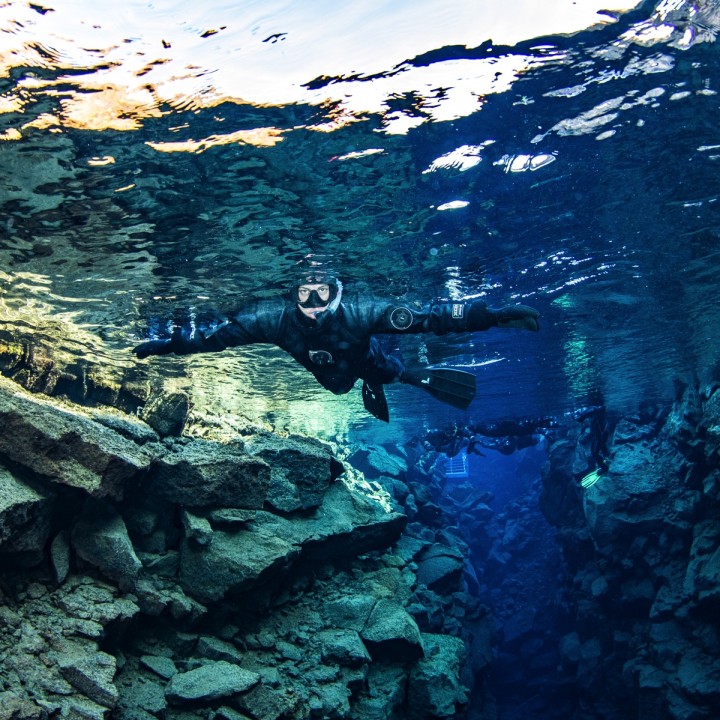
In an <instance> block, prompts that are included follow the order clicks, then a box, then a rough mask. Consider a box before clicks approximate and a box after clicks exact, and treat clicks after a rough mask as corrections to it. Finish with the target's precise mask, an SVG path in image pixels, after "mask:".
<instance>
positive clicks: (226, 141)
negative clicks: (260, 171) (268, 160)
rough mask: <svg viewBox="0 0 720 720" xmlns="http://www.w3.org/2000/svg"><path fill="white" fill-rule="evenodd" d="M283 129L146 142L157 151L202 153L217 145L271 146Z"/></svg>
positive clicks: (264, 129)
mask: <svg viewBox="0 0 720 720" xmlns="http://www.w3.org/2000/svg"><path fill="white" fill-rule="evenodd" d="M282 135H283V131H282V130H280V129H278V128H272V127H270V128H256V129H255V130H238V131H237V132H234V133H229V134H228V135H210V136H209V137H206V138H203V139H202V140H185V141H182V142H147V143H145V144H146V145H149V146H150V147H151V148H152V149H153V150H157V151H158V152H165V153H172V152H188V153H202V152H205V151H206V150H208V149H209V148H211V147H216V146H218V145H234V144H236V143H237V144H238V145H255V147H272V146H273V145H277V143H279V142H282V139H283V137H282Z"/></svg>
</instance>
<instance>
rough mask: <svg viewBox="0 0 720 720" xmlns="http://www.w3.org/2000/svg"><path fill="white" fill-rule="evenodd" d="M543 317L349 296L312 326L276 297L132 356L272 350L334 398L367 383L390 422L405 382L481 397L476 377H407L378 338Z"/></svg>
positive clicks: (181, 328)
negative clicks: (394, 386) (393, 389)
mask: <svg viewBox="0 0 720 720" xmlns="http://www.w3.org/2000/svg"><path fill="white" fill-rule="evenodd" d="M538 315H539V313H538V312H537V311H536V310H533V309H532V308H530V307H527V306H525V305H517V306H508V307H502V308H499V309H493V308H489V307H488V306H487V305H486V304H485V303H484V302H482V301H480V300H472V301H468V302H434V303H430V304H426V305H420V304H413V303H398V302H397V301H392V300H382V299H379V298H376V297H368V296H346V295H343V296H342V299H341V300H340V302H339V304H338V305H337V307H336V308H335V309H334V311H331V310H328V311H325V312H323V313H321V314H319V315H318V316H317V319H315V320H312V319H310V318H308V317H306V316H305V315H303V314H302V313H301V312H300V310H299V308H298V306H297V301H296V300H293V299H282V298H277V299H273V300H263V301H258V302H255V303H252V304H249V305H246V306H244V307H243V308H242V309H241V310H239V311H238V312H237V313H236V314H235V315H233V316H232V317H230V318H227V319H225V320H223V321H220V322H217V323H214V324H208V325H202V324H201V325H197V324H192V323H186V324H183V325H177V326H175V328H174V330H173V332H172V335H171V337H170V338H168V339H166V340H150V341H148V342H144V343H142V344H141V345H138V346H137V347H136V348H135V350H134V352H135V354H136V355H137V356H138V357H141V358H143V357H147V356H148V355H166V354H168V353H175V354H176V355H187V354H189V353H198V352H213V351H220V350H224V349H225V348H228V347H237V346H240V345H249V344H252V343H270V344H272V345H277V346H278V347H280V348H282V349H283V350H285V351H286V352H288V353H289V354H290V355H292V356H293V358H295V360H297V362H299V363H300V364H301V365H302V366H303V367H304V368H306V369H307V370H309V371H310V372H311V373H312V374H313V375H314V376H315V379H316V380H317V381H318V382H319V383H320V384H321V385H322V386H323V387H324V388H326V389H327V390H330V391H331V392H333V393H335V394H336V395H341V394H343V393H347V392H349V391H350V390H351V389H352V387H353V386H354V385H355V383H356V382H357V380H358V379H362V380H363V381H364V382H363V388H362V390H363V392H362V395H363V403H364V405H365V407H366V409H367V410H368V411H369V412H371V413H372V414H373V415H375V417H377V418H379V419H381V420H385V421H387V420H388V418H389V415H388V410H387V402H386V401H385V397H384V394H383V389H382V386H383V385H387V384H388V383H392V382H394V381H396V380H400V381H401V382H405V383H409V384H411V385H415V386H416V387H420V388H422V389H424V390H427V391H428V392H430V393H431V394H432V395H434V396H435V397H436V398H438V399H441V400H443V402H447V403H449V404H451V405H453V406H455V407H458V408H461V409H466V408H467V406H468V405H469V403H470V402H471V401H472V398H473V397H474V396H475V378H474V376H472V375H471V374H470V373H464V372H462V371H459V370H448V369H445V370H443V369H438V370H432V371H427V372H426V373H425V374H424V375H423V374H422V373H421V374H418V373H417V372H414V373H411V372H407V371H406V369H405V367H404V366H403V364H402V362H401V361H400V360H399V359H398V358H396V357H393V356H391V355H386V354H385V353H384V352H383V350H382V348H381V347H380V343H379V342H378V340H377V338H375V337H374V335H380V334H417V333H434V334H436V335H445V334H447V333H450V332H474V331H478V330H488V329H489V328H491V327H496V326H500V327H518V328H524V329H527V330H537V329H538V324H537V317H538Z"/></svg>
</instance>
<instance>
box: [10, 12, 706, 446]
mask: <svg viewBox="0 0 720 720" xmlns="http://www.w3.org/2000/svg"><path fill="white" fill-rule="evenodd" d="M98 5H102V4H99V3H90V2H87V1H86V0H82V1H81V0H74V1H68V0H63V2H62V3H61V2H59V0H58V1H57V2H55V1H49V2H43V3H25V2H5V3H3V4H2V5H0V30H2V33H0V137H1V138H2V140H3V142H2V143H1V144H0V154H1V157H2V163H1V164H0V207H1V208H2V212H1V214H0V335H1V339H2V341H3V342H4V343H8V342H28V343H30V344H31V345H32V346H33V347H42V348H44V349H47V350H48V351H49V352H51V353H52V354H53V356H54V357H55V358H57V359H59V361H61V362H67V363H72V362H81V363H85V364H87V366H88V367H89V368H90V369H89V372H103V373H110V374H114V375H116V376H117V377H119V378H126V379H127V378H134V379H135V380H137V381H146V380H148V381H150V382H151V383H153V384H154V385H155V386H156V387H157V388H159V389H161V390H167V389H169V388H174V387H183V388H187V389H188V390H190V392H191V393H192V395H193V401H194V403H195V407H196V409H197V410H198V411H204V410H207V411H212V412H216V413H218V412H219V413H221V414H225V415H227V416H232V415H235V414H240V415H244V416H247V417H250V418H257V419H262V420H263V421H267V422H270V423H271V424H272V425H273V426H274V427H277V428H279V429H290V430H299V431H302V432H311V433H317V434H320V435H342V434H344V433H346V432H348V430H352V431H353V432H357V433H358V434H359V435H358V436H359V437H361V438H371V437H373V436H374V432H375V431H376V430H378V429H380V430H382V432H383V433H385V432H386V430H387V428H385V427H384V426H382V427H379V424H378V423H377V422H376V421H375V420H373V419H372V418H369V417H367V416H366V415H365V413H364V411H363V409H362V406H361V402H360V398H359V393H358V392H357V391H355V392H353V393H351V395H350V396H348V397H334V396H332V395H330V394H329V393H327V392H325V391H324V390H322V388H320V387H319V386H318V385H316V384H315V382H314V380H313V378H312V377H311V376H309V375H308V374H307V373H305V372H304V371H303V370H302V369H300V368H297V367H295V366H294V365H293V363H292V362H291V361H290V360H289V359H288V358H287V357H285V356H283V355H282V353H280V352H279V351H277V350H275V349H273V348H268V347H266V346H254V347H251V348H245V349H239V350H232V351H228V352H226V353H223V354H221V355H212V356H195V357H192V358H182V359H178V358H172V357H170V358H162V359H154V360H150V361H142V362H139V361H137V360H136V359H135V358H134V357H133V356H132V354H131V353H130V349H131V347H132V346H133V345H134V344H136V343H137V342H138V341H139V340H141V339H142V338H144V337H145V336H147V334H148V333H149V332H150V331H151V330H153V329H154V330H157V329H158V328H162V327H163V326H166V325H167V323H169V322H171V321H172V319H173V318H178V317H197V316H202V315H212V314H215V313H223V312H228V311H231V310H233V309H234V308H236V307H238V306H239V305H240V304H241V303H242V302H243V301H244V300H246V299H248V298H252V297H256V296H259V295H260V296H269V295H272V294H275V293H278V292H284V289H285V288H286V286H287V282H288V278H289V277H290V276H291V275H292V273H293V271H294V269H295V268H296V267H297V266H298V263H302V262H307V261H308V259H311V260H312V261H313V262H317V263H319V264H321V265H322V266H324V267H328V268H331V269H333V270H334V271H336V272H337V273H338V274H339V275H340V276H341V277H342V278H343V279H344V281H345V283H346V284H347V285H354V286H358V287H363V288H366V289H371V290H373V291H375V292H377V293H379V294H382V295H386V296H390V297H393V298H398V299H403V298H409V297H418V296H419V297H424V298H427V299H428V300H430V299H433V298H436V297H444V298H452V299H457V298H463V297H476V296H480V297H483V298H485V299H486V300H487V301H488V302H490V303H491V304H500V303H503V302H524V303H528V304H531V305H533V306H535V307H537V308H538V309H539V310H540V311H541V313H542V331H541V333H539V334H531V333H520V332H511V331H506V332H503V331H490V332H488V333H483V334H477V335H473V336H468V335H463V336H455V337H445V338H435V337H432V336H427V337H424V336H417V337H409V338H400V339H397V338H395V339H391V340H390V342H389V347H390V348H395V349H397V350H398V352H401V353H402V355H403V356H404V357H405V358H406V359H407V360H408V361H410V362H422V363H426V362H427V363H432V364H438V365H452V366H456V367H463V368H468V369H471V370H472V371H473V372H475V373H476V374H477V377H478V382H479V393H478V398H477V400H476V401H475V403H474V404H473V406H472V407H471V409H470V411H469V412H468V414H463V413H459V412H458V411H455V410H452V409H446V408H445V407H444V406H440V405H439V404H438V403H437V402H436V401H434V400H433V399H432V398H429V397H427V398H426V397H425V396H422V395H421V396H419V393H418V392H417V391H416V390H413V389H411V388H407V387H393V388H390V390H389V392H388V394H389V399H390V405H391V413H392V415H393V417H394V421H393V424H392V426H391V428H390V432H391V433H392V434H390V435H387V434H385V435H383V436H382V437H384V438H385V439H388V438H392V437H397V438H402V437H407V436H408V435H410V434H412V433H414V432H417V431H418V429H421V428H423V427H427V426H434V425H438V424H443V423H454V422H460V423H463V422H468V421H470V422H479V421H483V420H491V419H494V418H500V417H525V416H530V415H547V414H560V413H563V412H567V411H569V410H572V409H575V408H578V407H582V406H584V405H587V404H590V403H597V402H603V403H605V404H607V405H608V407H609V408H611V409H613V410H617V411H620V412H633V411H634V410H635V409H637V408H638V407H640V406H642V405H643V404H646V403H649V402H654V401H657V400H666V399H668V398H671V397H672V396H673V394H674V392H675V389H674V388H675V385H676V383H677V382H678V381H690V380H692V379H694V378H696V377H700V378H701V379H707V378H709V377H711V376H712V375H713V373H715V372H716V370H717V368H716V363H717V357H718V349H719V348H718V345H720V337H719V333H718V331H717V327H718V322H719V321H720V309H719V308H720V305H719V304H718V302H717V299H716V297H717V291H718V286H719V284H720V277H719V274H720V273H719V272H718V268H719V267H720V263H719V262H718V260H719V258H718V253H719V251H718V242H717V233H718V222H717V218H718V196H719V193H720V181H719V180H718V172H717V165H718V162H720V134H718V130H717V122H716V117H717V110H718V103H719V99H718V94H717V93H718V90H720V72H719V68H718V53H717V47H716V44H715V43H716V34H717V30H718V27H720V11H719V10H718V5H717V3H715V2H712V3H710V2H706V3H699V2H696V3H690V2H682V1H681V0H677V1H675V2H660V3H658V4H652V3H632V2H629V1H628V2H625V3H622V2H620V1H619V0H618V2H616V3H615V4H614V5H613V4H612V3H610V4H608V3H600V2H597V3H593V2H584V3H573V2H568V1H566V0H555V1H554V2H548V3H542V4H539V3H535V2H529V1H526V0H514V1H513V2H504V3H468V2H462V1H460V0H457V1H454V2H449V3H443V4H438V3H433V2H429V1H428V2H413V3H410V2H407V3H405V2H403V3H390V2H380V1H379V0H377V1H375V2H368V3H362V4H349V3H348V4H342V3H340V4H338V3H329V2H328V3H326V2H321V1H320V0H314V1H313V2H310V3H300V2H271V3H268V2H262V3H261V2H243V3H230V2H212V3H210V4H203V5H199V4H197V3H188V2H181V1H179V0H177V1H175V2H166V3H161V4H158V3H153V2H128V3H123V6H122V9H112V10H111V9H110V7H109V6H108V7H107V8H104V7H98ZM476 6H482V7H476Z"/></svg>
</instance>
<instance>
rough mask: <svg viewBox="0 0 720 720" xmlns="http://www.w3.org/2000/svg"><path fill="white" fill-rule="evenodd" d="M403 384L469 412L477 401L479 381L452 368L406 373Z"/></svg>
mask: <svg viewBox="0 0 720 720" xmlns="http://www.w3.org/2000/svg"><path fill="white" fill-rule="evenodd" d="M403 382H406V383H409V384H410V385H414V386H415V387H419V388H422V389H423V390H425V391H426V392H429V393H430V394H431V395H432V396H433V397H435V398H437V399H438V400H440V401H441V402H444V403H446V404H448V405H452V406H453V407H456V408H458V409H459V410H467V409H468V407H469V405H470V403H471V402H472V401H473V400H474V399H475V392H476V388H477V379H476V378H475V376H474V375H473V374H472V373H469V372H465V371H464V370H454V369H452V368H437V369H435V370H425V371H424V372H423V373H405V376H404V377H403Z"/></svg>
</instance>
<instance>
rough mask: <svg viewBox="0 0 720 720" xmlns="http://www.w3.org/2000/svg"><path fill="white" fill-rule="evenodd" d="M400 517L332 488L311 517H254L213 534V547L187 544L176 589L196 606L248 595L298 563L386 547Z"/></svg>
mask: <svg viewBox="0 0 720 720" xmlns="http://www.w3.org/2000/svg"><path fill="white" fill-rule="evenodd" d="M404 527H405V517H404V516H403V515H400V514H399V513H395V512H392V511H390V510H389V509H388V508H386V507H384V506H383V505H382V504H380V503H379V502H377V501H375V500H373V499H372V498H368V497H365V496H363V495H362V493H360V492H358V491H356V490H353V489H352V488H350V487H349V486H348V485H347V484H346V483H345V482H342V481H341V482H336V483H334V484H333V485H331V486H330V488H329V489H328V491H327V492H326V493H325V497H324V499H323V503H322V505H321V506H320V507H319V508H317V509H316V510H315V512H314V513H313V514H312V515H311V516H298V517H288V518H286V517H281V516H279V515H275V514H274V513H270V512H266V511H257V512H256V513H255V515H254V516H253V517H252V519H249V520H248V521H247V522H245V523H243V524H242V525H240V526H232V525H231V526H229V527H228V526H227V525H224V524H223V525H222V526H219V527H216V528H214V532H213V536H212V542H211V543H209V544H208V545H205V546H203V545H199V544H198V543H197V542H191V541H189V540H186V541H185V542H184V543H183V546H182V551H181V560H180V583H181V585H182V587H183V588H184V590H185V591H186V592H187V593H188V594H190V595H192V596H193V597H195V598H197V599H198V600H200V601H201V602H205V601H213V600H218V599H220V598H222V597H223V596H224V595H225V594H226V593H229V592H238V591H249V590H251V589H253V588H255V587H258V586H260V585H263V584H265V583H267V582H271V581H272V580H274V579H275V578H277V577H280V576H282V575H283V574H284V573H285V572H286V571H287V569H288V567H289V566H290V565H292V564H293V563H294V562H295V561H297V560H299V559H300V557H301V556H302V557H304V558H307V559H309V560H313V559H318V558H321V559H323V560H328V559H330V558H333V557H354V556H356V555H360V554H362V553H365V552H368V551H370V550H375V549H380V548H384V547H388V546H390V545H391V544H392V543H393V542H395V540H397V538H398V537H399V536H400V533H401V532H402V530H403V528H404Z"/></svg>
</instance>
